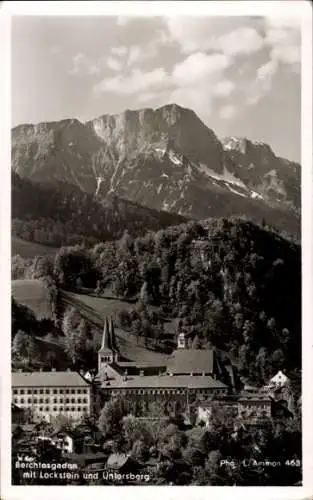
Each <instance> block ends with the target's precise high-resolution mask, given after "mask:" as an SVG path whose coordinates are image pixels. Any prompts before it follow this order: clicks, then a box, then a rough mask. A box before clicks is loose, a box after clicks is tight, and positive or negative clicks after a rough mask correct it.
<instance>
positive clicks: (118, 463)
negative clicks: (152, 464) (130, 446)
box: [107, 453, 129, 469]
mask: <svg viewBox="0 0 313 500" xmlns="http://www.w3.org/2000/svg"><path fill="white" fill-rule="evenodd" d="M128 459H129V455H126V454H122V453H112V454H111V455H110V456H109V458H108V460H107V467H109V468H110V469H120V468H121V467H123V466H124V465H125V464H126V462H127V461H128Z"/></svg>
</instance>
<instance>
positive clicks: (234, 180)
mask: <svg viewBox="0 0 313 500" xmlns="http://www.w3.org/2000/svg"><path fill="white" fill-rule="evenodd" d="M198 169H199V171H200V172H201V173H202V174H204V175H206V176H207V177H211V178H212V179H215V180H217V181H222V182H227V183H229V184H233V185H234V186H237V187H240V188H242V189H245V190H248V188H247V186H246V185H245V184H244V183H243V182H242V180H240V179H238V177H235V176H234V175H233V174H232V173H231V172H229V171H228V170H227V168H226V167H225V166H224V171H223V174H218V173H217V172H215V171H214V170H212V169H211V168H209V167H207V166H206V165H203V164H200V166H199V167H198Z"/></svg>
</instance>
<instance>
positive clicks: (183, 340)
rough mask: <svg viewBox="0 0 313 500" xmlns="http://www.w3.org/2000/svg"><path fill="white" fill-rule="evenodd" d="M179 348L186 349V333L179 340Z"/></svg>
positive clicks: (179, 336) (181, 334) (180, 335)
mask: <svg viewBox="0 0 313 500" xmlns="http://www.w3.org/2000/svg"><path fill="white" fill-rule="evenodd" d="M177 348H178V349H186V337H185V334H184V333H180V334H179V335H178V339H177Z"/></svg>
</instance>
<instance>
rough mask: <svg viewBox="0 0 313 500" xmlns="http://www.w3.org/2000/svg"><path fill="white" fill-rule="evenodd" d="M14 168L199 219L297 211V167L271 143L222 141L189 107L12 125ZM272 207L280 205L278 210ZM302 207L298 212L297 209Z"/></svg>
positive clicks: (34, 176)
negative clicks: (82, 120) (276, 153)
mask: <svg viewBox="0 0 313 500" xmlns="http://www.w3.org/2000/svg"><path fill="white" fill-rule="evenodd" d="M12 169H13V170H14V171H15V172H17V173H19V175H20V176H21V177H24V178H25V177H26V178H29V179H31V180H35V181H40V182H51V181H53V182H54V181H56V180H58V181H61V182H66V183H69V184H72V185H75V186H77V187H79V189H81V190H82V191H84V192H86V193H90V194H93V195H94V196H96V197H101V198H102V199H104V198H105V197H106V196H108V195H109V194H112V193H114V194H116V195H117V196H119V197H123V198H127V199H128V200H130V201H133V202H136V203H139V204H141V205H146V206H148V207H150V208H153V209H157V210H166V211H170V212H176V213H179V214H181V215H186V216H189V217H194V218H204V217H208V216H211V215H219V214H222V215H225V214H227V213H228V212H229V213H231V214H232V213H234V212H235V213H236V212H237V213H238V211H239V213H248V212H249V211H250V210H251V209H252V211H253V212H254V213H255V212H258V213H261V212H262V211H263V210H264V209H265V208H266V210H267V209H268V206H270V207H271V208H273V207H276V208H277V207H279V210H282V209H283V210H285V208H286V209H287V210H290V209H292V210H296V211H297V210H299V207H300V169H299V168H296V167H295V164H294V163H292V162H288V161H286V160H284V159H282V158H279V157H277V156H276V155H275V154H274V153H273V151H272V149H271V148H270V146H268V145H267V144H264V143H262V142H256V141H251V140H249V139H247V138H242V137H226V138H223V139H222V140H219V139H218V138H217V136H216V135H215V133H214V132H213V130H211V129H210V128H208V127H207V126H206V125H205V124H204V123H203V122H202V121H201V119H200V118H199V117H198V116H197V115H196V114H195V113H194V112H193V111H191V110H189V109H186V108H183V107H181V106H178V105H176V104H173V103H172V104H168V105H166V106H162V107H160V108H157V109H152V108H144V109H141V110H126V111H124V112H123V113H120V114H116V115H110V114H105V115H102V116H99V117H98V118H95V119H93V120H90V121H88V122H86V123H84V124H83V123H81V122H80V121H78V120H70V119H68V120H62V121H60V122H51V123H43V124H38V125H21V126H19V127H15V128H14V129H13V130H12ZM276 208H275V209H276ZM297 213H298V212H297Z"/></svg>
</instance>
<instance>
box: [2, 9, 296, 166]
mask: <svg viewBox="0 0 313 500" xmlns="http://www.w3.org/2000/svg"><path fill="white" fill-rule="evenodd" d="M300 49H301V31H300V22H299V20H298V19H297V18H295V17H294V16H293V17H292V18H290V19H289V18H280V17H260V16H258V17H251V16H250V17H248V16H245V17H238V16H236V17H231V16H223V17H221V16H220V17H212V16H202V17H191V16H181V17H178V16H177V17H160V16H156V17H145V18H140V17H121V16H103V17H101V16H97V17H68V16H41V17H39V16H37V17H35V16H27V17H22V16H20V17H18V16H15V17H14V18H13V19H12V52H11V54H12V56H11V65H12V66H11V70H12V83H11V88H12V126H16V125H18V124H21V123H38V122H42V121H54V120H61V119H64V118H78V119H79V120H81V121H87V120H89V119H92V118H96V117H98V116H101V115H103V114H107V113H110V114H115V113H120V112H123V111H124V110H125V109H140V108H146V107H152V108H157V107H160V106H162V105H164V104H169V103H176V104H178V105H180V106H183V107H187V108H191V109H193V110H194V111H195V112H196V113H197V114H198V116H199V117H200V118H201V119H202V120H203V121H204V123H205V124H206V125H207V126H208V127H209V128H211V129H213V130H214V132H215V133H216V134H217V136H218V137H220V138H221V137H224V136H228V135H232V136H239V137H242V136H244V137H248V138H250V139H252V140H259V141H263V142H266V143H268V144H270V146H271V147H272V149H273V151H274V152H275V153H276V154H277V155H278V156H283V157H285V158H288V159H290V160H295V161H300V159H301V158H300V152H301V74H300V72H301V57H300V56H301V50H300Z"/></svg>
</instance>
